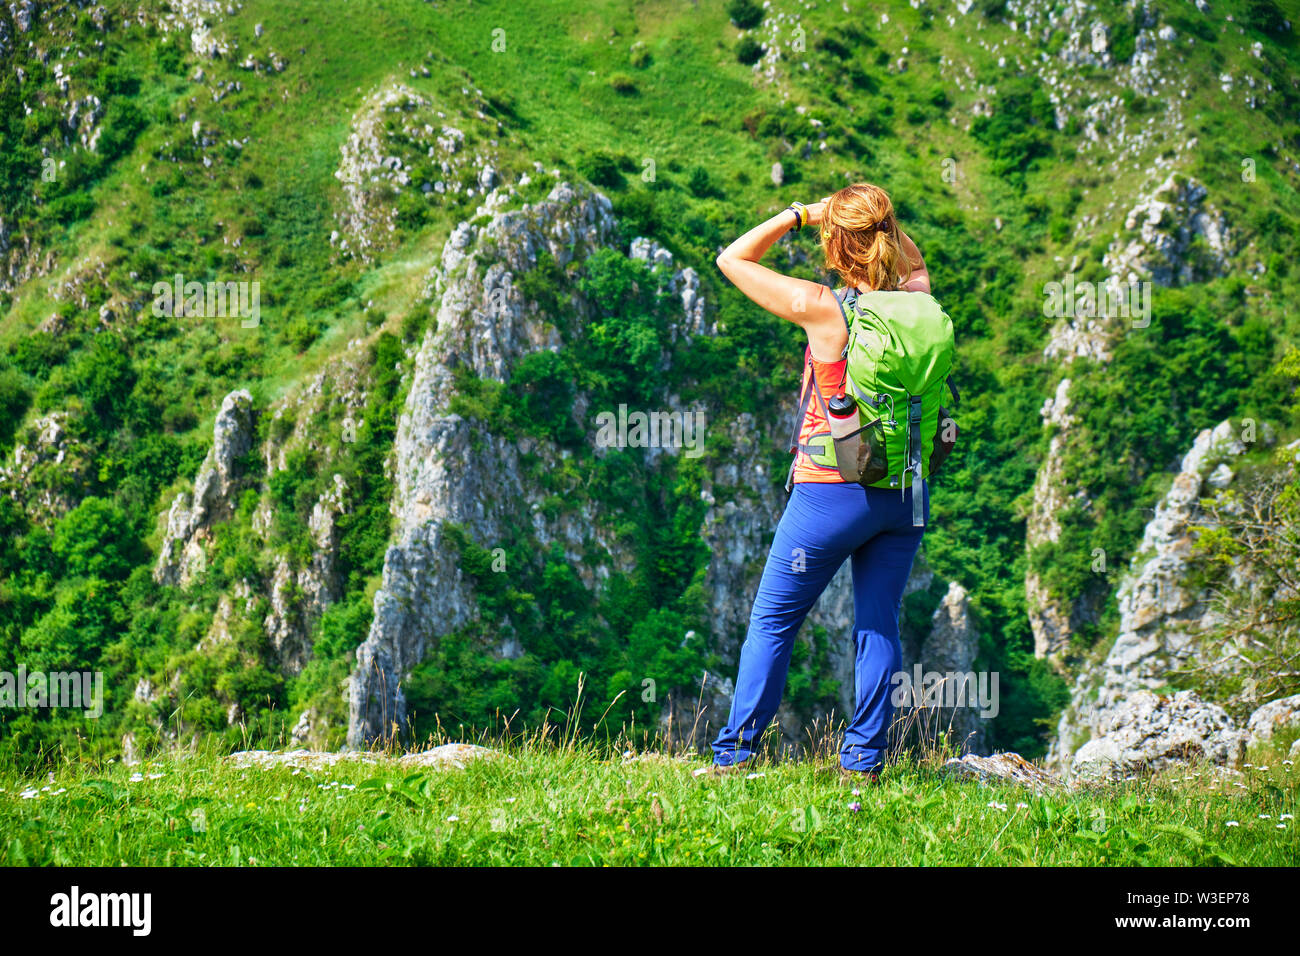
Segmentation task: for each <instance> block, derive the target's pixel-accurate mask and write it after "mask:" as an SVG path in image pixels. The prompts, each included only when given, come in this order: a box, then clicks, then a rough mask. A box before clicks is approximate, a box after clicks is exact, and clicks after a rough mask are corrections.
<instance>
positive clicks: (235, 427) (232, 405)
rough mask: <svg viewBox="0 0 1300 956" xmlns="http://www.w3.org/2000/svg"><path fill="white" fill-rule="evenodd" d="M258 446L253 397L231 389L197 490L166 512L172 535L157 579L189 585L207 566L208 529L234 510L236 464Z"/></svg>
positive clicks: (165, 544)
mask: <svg viewBox="0 0 1300 956" xmlns="http://www.w3.org/2000/svg"><path fill="white" fill-rule="evenodd" d="M252 447H253V396H252V395H250V394H249V393H248V391H247V390H245V389H240V390H239V391H235V392H231V393H230V394H229V395H227V396H226V397H225V399H224V400H223V401H222V403H221V411H219V412H218V413H217V420H216V422H215V423H214V424H213V426H212V448H211V449H209V451H208V455H207V457H206V458H205V459H204V460H203V464H202V466H201V467H200V468H199V473H198V476H197V477H196V478H195V479H194V494H193V495H192V496H191V495H188V494H186V493H184V492H182V493H181V494H179V495H177V496H176V499H175V500H174V501H173V502H172V506H171V510H170V511H169V512H168V514H167V534H166V537H164V539H163V543H162V548H161V549H160V550H159V554H158V563H157V564H156V565H155V566H154V573H153V574H154V579H155V580H156V581H158V582H159V583H162V584H179V585H180V586H181V587H185V586H186V585H188V584H189V582H190V580H191V579H192V578H193V576H194V575H195V574H196V573H198V572H200V571H201V570H202V569H203V567H204V561H205V557H204V542H205V541H206V539H207V537H208V532H209V529H210V528H211V527H212V525H213V524H215V523H217V522H218V521H222V520H225V519H226V518H229V517H230V515H231V513H232V512H233V510H234V508H233V505H234V502H233V500H232V490H233V488H234V483H235V479H236V475H235V471H236V463H237V462H238V461H239V459H240V458H242V457H243V456H245V455H247V454H248V452H249V451H250V450H251V449H252Z"/></svg>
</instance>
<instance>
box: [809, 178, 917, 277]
mask: <svg viewBox="0 0 1300 956" xmlns="http://www.w3.org/2000/svg"><path fill="white" fill-rule="evenodd" d="M821 236H822V252H823V253H825V255H826V265H827V266H828V267H829V268H831V269H833V270H834V271H836V272H838V273H839V274H840V276H841V278H843V279H844V281H845V283H846V284H848V285H851V286H864V285H865V286H866V287H867V288H869V289H896V288H898V286H899V285H900V284H902V282H903V281H904V280H905V279H906V278H907V277H908V275H910V274H911V271H912V266H911V263H910V262H909V261H908V258H907V254H906V253H905V252H904V251H903V240H902V236H901V235H900V234H899V230H898V220H897V219H896V218H895V216H894V204H893V203H892V202H890V200H889V194H888V193H886V192H885V191H884V190H883V189H881V188H880V187H879V186H873V185H872V184H871V183H854V184H853V185H852V186H845V187H844V188H843V189H841V190H840V191H839V192H837V193H835V194H834V195H833V196H831V197H830V198H829V199H828V200H827V201H826V210H825V212H824V213H823V214H822V232H821Z"/></svg>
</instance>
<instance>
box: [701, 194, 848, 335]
mask: <svg viewBox="0 0 1300 956" xmlns="http://www.w3.org/2000/svg"><path fill="white" fill-rule="evenodd" d="M807 208H808V224H807V226H815V225H817V224H819V223H820V222H821V214H822V211H823V209H824V205H823V204H822V203H814V204H813V205H810V206H808V207H807ZM793 224H794V214H793V213H792V212H790V211H789V210H784V211H782V212H779V213H777V214H776V215H775V216H773V217H772V218H771V219H769V220H767V221H766V222H762V223H759V224H758V225H757V226H755V227H754V228H753V229H751V230H749V232H747V233H745V234H744V235H743V236H741V237H740V238H739V239H737V240H736V241H735V242H733V243H732V244H731V245H729V246H727V248H726V249H724V250H722V253H721V255H719V256H718V268H719V269H721V270H722V274H723V275H725V276H726V277H727V278H728V279H730V280H731V281H732V283H733V284H734V285H735V286H736V288H737V289H739V290H740V291H741V292H743V293H745V295H747V296H748V297H749V298H750V299H751V300H753V302H754V303H755V304H756V305H758V306H760V307H761V308H763V309H766V310H767V311H768V312H771V313H772V314H773V315H776V316H780V317H781V318H783V319H786V320H788V321H790V322H793V323H794V324H795V325H797V326H799V327H800V328H801V329H803V330H804V331H806V332H807V333H808V341H809V344H810V345H811V346H812V349H813V355H814V356H816V357H817V358H818V359H819V360H823V361H833V360H835V359H836V358H838V357H839V354H838V352H839V349H840V348H842V347H843V342H842V341H841V342H839V344H836V343H835V342H834V341H833V340H834V339H835V338H836V337H837V336H838V337H840V338H841V339H842V337H843V335H844V319H843V317H842V315H841V313H840V306H839V302H838V301H837V300H836V298H835V295H834V293H833V292H832V291H831V290H830V289H828V288H827V287H826V286H824V285H822V284H821V283H818V282H809V281H808V280H807V279H797V278H795V277H794V276H787V275H782V274H781V273H779V272H777V271H775V270H773V269H769V268H768V267H767V266H764V265H760V264H759V260H760V259H762V258H763V256H764V254H765V253H766V252H767V250H768V249H770V248H771V247H772V245H773V243H775V242H776V241H777V240H778V239H780V238H781V237H782V236H783V235H785V234H786V233H787V232H788V231H789V230H790V227H791V226H792V225H793ZM807 226H805V228H807Z"/></svg>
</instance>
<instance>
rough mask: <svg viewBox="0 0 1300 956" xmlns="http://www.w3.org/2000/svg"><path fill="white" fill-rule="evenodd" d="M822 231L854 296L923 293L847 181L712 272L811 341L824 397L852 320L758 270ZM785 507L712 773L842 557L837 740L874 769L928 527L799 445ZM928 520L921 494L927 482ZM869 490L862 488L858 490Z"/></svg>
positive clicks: (910, 263) (831, 260)
mask: <svg viewBox="0 0 1300 956" xmlns="http://www.w3.org/2000/svg"><path fill="white" fill-rule="evenodd" d="M805 226H820V227H821V243H822V249H823V252H824V253H825V257H826V265H827V267H828V268H829V269H831V270H833V271H834V272H836V273H838V274H839V276H840V277H841V278H842V279H843V281H844V283H845V286H846V287H850V288H856V289H858V290H859V291H862V292H866V291H869V290H900V291H909V292H925V293H928V292H929V291H930V276H929V273H928V272H927V271H926V268H925V262H924V261H923V260H922V258H921V253H920V251H919V250H918V249H917V247H916V244H915V243H914V242H912V240H911V239H909V238H908V237H907V236H906V235H905V234H904V233H903V231H902V230H901V229H899V227H898V222H897V220H896V219H895V216H894V207H893V204H892V203H891V202H890V199H889V196H888V195H887V194H886V193H885V191H884V190H883V189H881V188H880V187H878V186H873V185H870V184H867V183H859V184H855V185H852V186H847V187H845V188H844V189H841V190H840V191H839V192H837V193H835V194H834V195H833V196H830V197H828V198H826V199H824V200H823V201H821V202H818V203H814V204H812V205H809V206H803V205H802V204H799V203H795V204H793V205H792V206H791V207H790V208H788V209H786V210H783V211H782V212H780V213H779V214H777V215H775V216H773V217H772V218H771V219H769V220H767V222H764V223H762V224H760V225H758V226H755V227H754V228H753V229H751V230H750V231H749V232H747V233H745V234H744V235H743V236H741V237H740V238H739V239H737V240H736V241H735V242H733V243H732V244H731V245H730V246H728V247H727V248H726V249H725V250H724V251H723V252H722V254H721V255H719V256H718V268H719V269H721V270H722V272H723V273H724V274H725V275H726V277H727V278H728V279H730V280H731V281H732V282H733V283H734V284H735V286H736V288H738V289H740V291H741V292H743V293H745V295H747V296H748V297H749V298H750V299H752V300H753V301H754V302H756V303H757V304H758V305H759V306H761V307H762V308H764V309H766V310H767V311H768V312H771V313H772V314H773V315H776V316H779V317H781V318H783V319H786V320H788V321H790V322H793V323H795V324H796V325H798V326H799V327H800V328H802V329H803V330H804V332H806V333H807V335H808V346H807V351H806V353H805V361H804V376H803V386H802V387H803V389H805V390H806V389H808V387H809V381H808V378H809V373H810V371H811V373H812V374H813V375H814V376H815V379H816V381H815V386H816V388H817V389H819V390H820V392H821V395H822V397H823V398H824V399H826V401H829V400H830V399H831V398H832V397H834V396H835V395H837V394H839V393H841V392H842V391H843V389H844V382H845V370H846V362H847V359H846V358H844V355H845V347H846V345H847V343H848V330H847V318H846V315H845V313H844V311H843V309H842V305H841V300H840V297H839V296H837V295H836V294H835V293H833V292H832V290H831V289H829V288H827V287H826V286H824V285H820V284H818V283H815V282H809V281H806V280H804V279H796V278H794V277H792V276H786V275H781V274H780V273H778V272H775V271H773V270H772V269H769V268H767V267H766V266H764V265H762V264H761V260H762V258H763V255H764V254H765V253H766V252H767V250H768V249H769V248H771V246H772V244H773V243H775V242H776V241H777V240H778V239H780V238H781V237H782V236H783V235H785V234H786V232H788V231H789V230H790V229H801V228H803V227H805ZM824 408H825V402H818V401H809V402H808V403H807V411H806V413H805V415H804V418H803V422H802V425H801V428H800V430H799V442H798V444H799V445H800V446H802V445H803V444H804V442H805V441H807V439H808V438H810V437H811V436H814V435H819V434H822V433H825V432H827V431H828V423H827V421H826V415H825V413H824V412H823V409H824ZM792 478H793V486H792V493H791V495H790V500H789V503H788V505H787V507H786V509H785V513H784V514H783V515H782V516H781V521H780V523H779V524H778V525H777V529H776V535H775V538H774V539H773V541H772V549H771V551H770V552H769V553H768V557H767V564H766V567H765V568H764V570H763V577H762V580H761V581H760V583H759V586H758V594H757V596H756V597H755V598H754V607H753V611H752V612H751V614H750V620H749V632H748V634H747V635H746V637H745V643H744V645H743V646H742V648H741V651H740V669H739V673H738V675H737V677H736V689H735V694H734V696H733V698H732V703H731V713H730V716H729V717H728V719H727V725H726V726H725V727H724V728H723V729H722V731H721V732H720V733H719V734H718V738H717V740H716V741H714V744H713V753H714V758H713V759H714V764H713V769H714V771H715V772H725V771H727V770H730V769H732V768H734V767H737V766H739V765H741V764H743V763H744V762H745V761H747V760H748V759H749V758H750V757H751V756H752V755H753V752H754V747H755V746H756V742H757V740H758V738H759V736H760V735H761V734H762V733H763V730H764V728H766V727H767V725H768V723H769V722H770V721H771V720H772V718H773V716H774V715H775V714H776V711H777V707H778V706H779V705H780V703H781V694H782V691H783V690H784V689H785V681H786V671H787V669H788V667H789V664H790V652H791V649H792V648H793V645H794V640H795V635H796V634H797V633H798V631H799V627H800V625H801V624H802V623H803V620H804V618H805V617H806V616H807V614H808V612H809V610H811V608H812V606H813V604H814V603H815V602H816V601H817V598H818V597H819V596H820V595H821V593H822V591H823V590H825V588H826V586H827V584H829V583H830V580H831V578H832V577H833V576H834V575H835V572H836V571H837V570H839V568H840V565H842V564H843V563H844V561H845V560H846V559H849V558H851V559H852V561H853V608H854V642H855V644H856V666H855V675H854V676H855V678H856V691H857V697H856V700H857V705H856V709H855V711H854V713H853V716H852V719H851V720H850V722H849V726H848V729H847V731H846V732H845V735H844V742H843V746H842V748H841V751H840V764H841V766H842V767H843V769H844V772H847V773H852V774H854V775H857V774H862V775H864V776H867V777H874V775H875V774H876V773H877V771H878V770H879V769H880V768H881V766H882V765H883V762H884V756H885V750H886V747H887V743H888V733H889V725H890V721H891V719H892V716H893V705H892V702H891V700H890V696H891V679H892V677H893V675H894V674H896V673H897V672H898V671H900V670H901V668H902V661H901V654H900V648H899V642H898V638H899V634H898V613H899V608H900V606H901V603H902V598H903V586H904V584H905V583H906V582H907V578H908V574H909V573H910V572H911V568H912V559H913V557H914V556H915V555H916V552H917V548H918V547H919V546H920V544H921V535H922V533H923V532H924V527H923V526H921V527H917V526H916V525H915V524H914V522H913V510H912V499H911V496H912V493H913V492H912V487H913V486H909V487H907V488H906V489H905V490H904V492H903V493H902V495H901V496H900V492H899V491H898V490H889V489H887V488H874V487H868V488H864V487H863V486H862V485H860V484H857V483H849V482H846V481H845V480H844V479H843V478H842V477H841V475H840V472H839V471H838V470H837V468H836V467H835V465H834V464H831V465H829V466H827V465H825V464H821V463H818V462H817V461H815V460H813V458H811V457H810V456H809V455H808V454H807V453H806V452H805V451H803V450H798V451H797V452H796V457H795V461H794V466H793V470H792ZM920 484H921V490H922V493H923V494H924V495H925V501H924V507H925V515H926V521H928V517H929V493H928V486H927V485H926V483H925V482H924V481H922V482H921V483H920ZM864 492H865V494H864Z"/></svg>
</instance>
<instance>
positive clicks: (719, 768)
mask: <svg viewBox="0 0 1300 956" xmlns="http://www.w3.org/2000/svg"><path fill="white" fill-rule="evenodd" d="M748 769H749V768H748V767H746V766H745V765H744V764H743V763H728V764H721V763H714V764H709V765H708V766H707V767H699V768H697V769H695V770H692V771H691V776H692V777H730V776H732V775H734V774H738V773H745V772H746V771H747V770H748Z"/></svg>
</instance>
